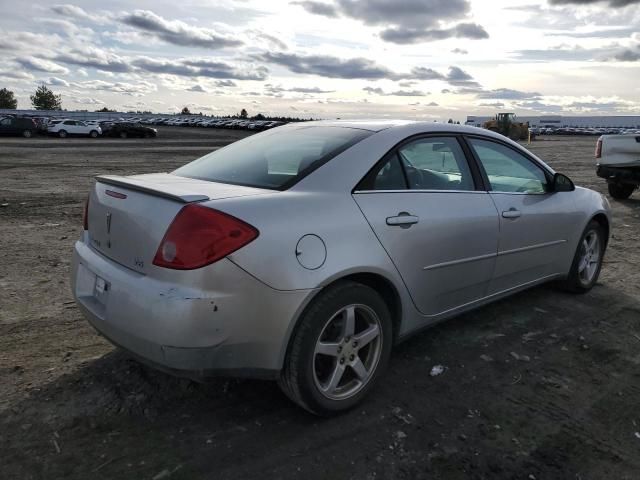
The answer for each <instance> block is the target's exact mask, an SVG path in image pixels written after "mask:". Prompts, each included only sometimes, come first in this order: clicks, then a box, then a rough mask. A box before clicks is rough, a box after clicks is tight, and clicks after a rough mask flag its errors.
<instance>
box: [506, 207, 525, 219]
mask: <svg viewBox="0 0 640 480" xmlns="http://www.w3.org/2000/svg"><path fill="white" fill-rule="evenodd" d="M521 216H522V212H521V211H520V210H516V209H515V208H510V209H509V210H507V211H505V212H502V218H519V217H521Z"/></svg>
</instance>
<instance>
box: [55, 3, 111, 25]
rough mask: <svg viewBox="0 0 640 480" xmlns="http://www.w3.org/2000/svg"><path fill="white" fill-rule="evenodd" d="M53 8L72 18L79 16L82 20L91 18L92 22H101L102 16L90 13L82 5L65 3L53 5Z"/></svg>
mask: <svg viewBox="0 0 640 480" xmlns="http://www.w3.org/2000/svg"><path fill="white" fill-rule="evenodd" d="M51 10H52V11H53V12H54V13H57V14H58V15H62V16H63V17H70V18H79V19H82V20H89V21H92V22H100V21H101V18H100V17H99V16H97V15H90V14H89V13H87V12H86V11H85V10H84V9H82V8H81V7H78V6H76V5H70V4H63V5H54V6H52V7H51Z"/></svg>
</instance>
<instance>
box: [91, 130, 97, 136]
mask: <svg viewBox="0 0 640 480" xmlns="http://www.w3.org/2000/svg"><path fill="white" fill-rule="evenodd" d="M89 136H90V137H91V138H98V132H97V131H96V130H91V131H90V132H89Z"/></svg>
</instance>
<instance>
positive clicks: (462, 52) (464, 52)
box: [451, 48, 469, 55]
mask: <svg viewBox="0 0 640 480" xmlns="http://www.w3.org/2000/svg"><path fill="white" fill-rule="evenodd" d="M451 53H457V54H458V55H468V54H469V50H465V49H464V48H454V49H453V50H451Z"/></svg>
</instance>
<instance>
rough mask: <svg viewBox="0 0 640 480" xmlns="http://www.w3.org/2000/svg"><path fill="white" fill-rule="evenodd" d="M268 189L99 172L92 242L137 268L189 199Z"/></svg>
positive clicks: (92, 200)
mask: <svg viewBox="0 0 640 480" xmlns="http://www.w3.org/2000/svg"><path fill="white" fill-rule="evenodd" d="M267 193H272V191H271V190H263V189H258V188H252V187H243V186H236V185H228V184H222V183H214V182H207V181H204V180H195V179H190V178H185V177H178V176H176V175H171V174H166V173H165V174H150V175H135V176H130V177H121V176H100V177H97V178H96V184H95V186H94V188H93V190H92V191H91V194H90V197H89V209H88V223H89V232H88V233H89V244H90V246H91V248H93V249H94V250H96V251H98V252H100V253H101V254H102V255H104V256H105V257H108V258H110V259H111V260H113V261H115V262H117V263H119V264H121V265H123V266H125V267H127V268H130V269H132V270H135V271H137V272H139V273H142V274H148V273H149V272H150V271H151V270H152V269H153V268H156V267H154V266H153V265H152V262H153V257H154V256H155V253H156V250H157V249H158V246H159V245H160V242H161V241H162V238H163V237H164V235H165V233H166V231H167V229H168V228H169V225H170V224H171V222H172V221H173V219H174V218H175V216H176V215H177V213H178V212H179V211H180V209H181V208H182V207H184V206H185V205H186V204H188V203H193V202H204V201H209V200H219V199H224V198H233V197H244V196H249V195H260V194H267Z"/></svg>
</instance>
